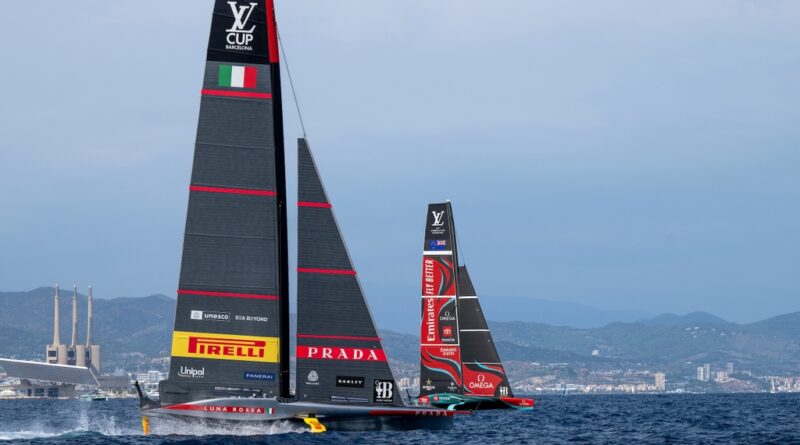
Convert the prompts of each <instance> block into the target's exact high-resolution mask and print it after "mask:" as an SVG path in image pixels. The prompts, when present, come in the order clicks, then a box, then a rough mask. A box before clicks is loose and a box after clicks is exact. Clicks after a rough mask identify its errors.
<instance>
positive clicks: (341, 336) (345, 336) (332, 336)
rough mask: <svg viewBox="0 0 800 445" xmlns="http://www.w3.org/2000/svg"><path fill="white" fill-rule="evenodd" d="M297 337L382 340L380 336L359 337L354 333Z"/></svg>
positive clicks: (299, 336)
mask: <svg viewBox="0 0 800 445" xmlns="http://www.w3.org/2000/svg"><path fill="white" fill-rule="evenodd" d="M297 338H329V339H334V340H363V341H381V338H380V337H357V336H354V335H317V334H297Z"/></svg>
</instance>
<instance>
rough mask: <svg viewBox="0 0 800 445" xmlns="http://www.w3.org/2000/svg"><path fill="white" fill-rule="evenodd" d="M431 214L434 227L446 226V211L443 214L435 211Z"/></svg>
mask: <svg viewBox="0 0 800 445" xmlns="http://www.w3.org/2000/svg"><path fill="white" fill-rule="evenodd" d="M431 213H432V214H433V224H431V225H432V226H433V227H442V226H443V225H444V210H442V211H441V212H437V211H435V210H434V211H432V212H431Z"/></svg>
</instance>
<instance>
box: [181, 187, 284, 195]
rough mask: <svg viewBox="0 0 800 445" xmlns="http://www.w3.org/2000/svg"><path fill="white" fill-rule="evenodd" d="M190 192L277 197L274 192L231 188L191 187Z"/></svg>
mask: <svg viewBox="0 0 800 445" xmlns="http://www.w3.org/2000/svg"><path fill="white" fill-rule="evenodd" d="M189 191H192V192H208V193H231V194H234V195H255V196H275V192H273V191H272V190H254V189H239V188H231V187H207V186H204V185H190V186H189Z"/></svg>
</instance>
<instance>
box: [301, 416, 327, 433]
mask: <svg viewBox="0 0 800 445" xmlns="http://www.w3.org/2000/svg"><path fill="white" fill-rule="evenodd" d="M303 421H304V422H305V423H306V425H308V427H309V428H311V432H312V433H324V432H325V431H327V428H325V425H323V424H321V423H319V419H317V418H316V417H306V418H305V419H303Z"/></svg>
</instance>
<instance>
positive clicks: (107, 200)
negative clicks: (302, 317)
mask: <svg viewBox="0 0 800 445" xmlns="http://www.w3.org/2000/svg"><path fill="white" fill-rule="evenodd" d="M211 5H212V2H211V1H210V0H203V1H199V0H152V1H144V0H136V1H134V0H126V1H122V0H116V1H113V2H109V1H98V0H91V1H89V0H82V1H79V2H64V1H55V0H52V1H51V0H40V1H36V2H31V1H25V2H8V3H7V4H4V5H3V14H2V15H0V58H2V60H3V68H2V69H0V189H2V192H1V193H0V289H1V290H25V289H30V288H34V287H38V286H40V285H50V284H53V283H55V282H59V283H62V284H64V285H71V284H72V283H78V284H80V285H81V286H82V287H83V286H85V285H86V284H90V283H92V284H94V285H95V287H96V296H98V297H116V296H142V295H147V294H152V293H165V294H168V295H171V296H174V291H175V289H176V288H177V281H178V267H179V263H180V251H181V242H182V235H183V228H184V222H185V211H186V203H187V194H188V189H187V186H188V183H189V176H190V172H191V160H192V151H193V143H194V136H195V127H196V123H197V113H198V106H199V89H200V85H201V76H202V72H203V64H204V58H205V46H206V43H207V38H208V27H209V24H210V12H211ZM277 15H278V20H279V26H280V30H281V34H282V37H283V39H284V44H285V46H286V50H287V51H288V59H289V62H290V66H291V69H292V74H293V75H294V77H295V83H296V87H297V90H298V95H299V99H300V105H301V107H302V110H303V113H304V118H305V123H306V127H307V129H308V133H309V138H310V141H311V145H312V149H314V151H315V154H316V157H317V161H318V163H319V167H320V169H321V171H322V174H323V177H324V180H325V182H326V186H327V189H328V191H329V193H330V195H331V199H332V201H333V203H334V204H335V209H336V212H337V217H338V219H339V222H340V224H341V226H342V229H343V231H344V235H345V237H346V239H347V242H348V245H349V247H350V251H351V255H352V257H353V259H354V262H355V265H356V268H357V270H358V272H359V276H360V277H361V280H362V284H363V285H364V287H365V289H366V292H367V296H368V298H369V300H370V303H371V305H372V307H373V312H374V313H375V315H376V317H377V318H378V321H379V322H380V324H381V325H382V326H383V327H389V328H391V327H392V326H394V324H393V323H394V320H395V319H397V318H398V317H406V318H408V317H418V316H419V315H418V314H419V292H420V290H419V281H420V278H419V277H420V263H421V258H420V256H421V247H422V235H423V225H424V216H425V215H424V213H425V209H426V204H427V203H428V202H430V201H439V200H443V199H447V198H449V199H451V200H452V201H453V204H454V211H455V216H456V223H457V226H458V231H459V237H460V243H461V247H462V258H463V259H464V260H466V262H467V264H468V265H469V266H470V269H471V270H470V271H471V275H472V278H473V280H474V281H475V285H476V287H477V289H478V292H479V293H481V294H487V295H489V294H491V295H498V296H522V297H529V298H543V299H550V300H564V301H573V302H580V303H584V304H589V305H593V306H597V307H603V308H610V309H623V308H624V309H642V310H647V311H651V312H662V311H672V312H688V311H692V310H707V311H711V312H713V313H716V314H718V315H720V316H723V317H726V318H729V319H732V320H734V321H752V320H756V319H759V318H763V317H766V316H770V315H775V314H779V313H784V312H789V311H795V310H800V273H799V271H798V265H799V264H800V206H798V200H799V199H800V174H799V173H800V52H799V51H798V48H800V26H798V23H800V2H793V1H786V2H771V1H753V2H749V1H704V2H696V1H673V2H662V3H658V4H656V3H653V2H635V1H630V2H621V1H604V2H590V1H585V2H573V1H564V0H559V1H552V2H534V1H528V0H520V1H503V0H500V1H497V0H496V1H471V0H450V1H444V0H441V1H440V0H405V1H402V2H401V1H374V0H362V1H344V0H336V1H321V0H317V1H310V0H291V1H288V0H277ZM285 86H286V87H288V83H286V84H285ZM287 97H290V96H287ZM285 111H286V113H285V115H286V119H287V132H286V133H287V137H288V138H287V147H288V149H289V150H288V155H289V162H290V167H289V171H290V173H291V175H290V177H289V181H290V186H289V187H290V193H291V195H290V201H294V199H295V196H296V194H295V188H296V181H295V167H294V161H295V159H296V153H295V148H294V147H295V143H294V138H295V137H297V136H299V135H300V131H299V125H298V120H297V118H296V114H295V113H294V108H293V104H292V103H291V102H290V101H289V100H287V102H286V104H285ZM290 217H291V218H293V217H294V213H292V214H290ZM292 226H293V227H294V223H293V222H292ZM293 230H294V229H293V228H292V233H293ZM486 312H487V313H488V316H489V317H490V318H491V313H492V310H491V308H487V311H486ZM520 318H524V316H521V317H520Z"/></svg>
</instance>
